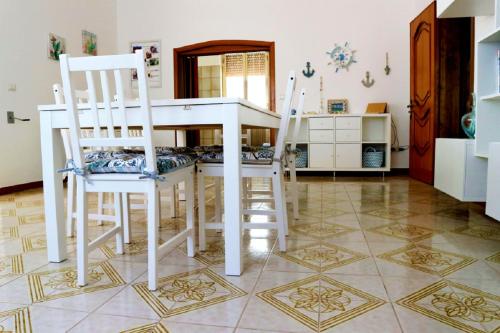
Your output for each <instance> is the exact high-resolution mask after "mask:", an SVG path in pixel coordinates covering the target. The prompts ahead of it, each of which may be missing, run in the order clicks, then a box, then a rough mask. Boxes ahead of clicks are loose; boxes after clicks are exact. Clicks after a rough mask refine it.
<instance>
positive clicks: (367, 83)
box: [361, 71, 375, 88]
mask: <svg viewBox="0 0 500 333" xmlns="http://www.w3.org/2000/svg"><path fill="white" fill-rule="evenodd" d="M370 76H371V75H370V72H369V71H367V72H366V75H365V79H364V80H361V83H362V84H363V85H364V86H365V87H366V88H370V87H371V86H373V85H374V84H375V80H374V79H372V78H371V77H370Z"/></svg>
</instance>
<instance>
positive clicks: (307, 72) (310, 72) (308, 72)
mask: <svg viewBox="0 0 500 333" xmlns="http://www.w3.org/2000/svg"><path fill="white" fill-rule="evenodd" d="M306 69H307V70H304V69H303V70H302V74H304V76H305V77H307V78H310V77H312V76H313V75H314V73H315V72H316V71H315V70H314V69H312V70H311V63H310V62H309V61H308V62H306Z"/></svg>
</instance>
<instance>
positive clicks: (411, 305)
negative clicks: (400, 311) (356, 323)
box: [396, 280, 500, 333]
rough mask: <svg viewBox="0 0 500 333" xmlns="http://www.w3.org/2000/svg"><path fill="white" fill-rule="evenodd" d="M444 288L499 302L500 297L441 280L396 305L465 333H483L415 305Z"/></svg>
mask: <svg viewBox="0 0 500 333" xmlns="http://www.w3.org/2000/svg"><path fill="white" fill-rule="evenodd" d="M444 287H451V288H452V289H453V293H455V289H461V290H464V291H467V292H470V293H473V294H476V295H480V296H482V297H485V298H489V299H493V300H495V301H497V302H500V297H499V296H496V295H492V294H489V293H486V292H484V291H481V290H479V289H475V288H472V287H468V286H466V285H462V284H459V283H455V282H452V281H449V280H441V281H438V282H436V283H433V284H431V285H429V286H427V287H425V288H423V289H421V290H418V291H416V292H414V293H413V294H410V295H408V296H406V297H403V298H402V299H400V300H398V301H397V302H396V304H399V305H401V306H403V307H405V308H407V309H410V310H412V311H415V312H418V313H420V314H422V315H424V316H427V317H429V318H432V319H435V320H437V321H439V322H441V323H443V324H445V325H448V326H452V327H454V328H456V329H459V330H462V331H464V332H467V333H485V331H482V330H478V329H477V328H474V327H471V326H469V325H466V324H464V323H461V322H459V321H457V320H453V319H450V318H449V317H446V316H444V315H442V314H440V313H437V312H433V311H430V310H428V309H426V308H423V307H421V306H419V305H418V304H416V302H418V301H419V300H421V299H423V298H425V297H427V296H429V295H431V294H433V293H434V292H436V291H438V290H441V289H443V288H444ZM496 332H499V330H498V329H495V330H494V331H493V332H492V333H496Z"/></svg>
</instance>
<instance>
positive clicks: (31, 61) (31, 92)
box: [0, 0, 116, 188]
mask: <svg viewBox="0 0 500 333" xmlns="http://www.w3.org/2000/svg"><path fill="white" fill-rule="evenodd" d="M82 29H86V30H89V31H91V32H94V33H96V34H97V40H98V52H99V54H111V53H115V52H116V6H115V0H85V1H79V0H30V1H18V0H0V40H1V41H2V42H1V43H0V151H1V152H2V156H3V158H2V163H0V188H1V187H5V186H11V185H16V184H22V183H28V182H33V181H39V180H41V179H42V170H41V157H40V135H39V116H38V112H37V110H36V107H37V105H38V104H49V103H53V97H52V84H53V83H55V82H60V80H61V79H60V72H59V63H58V62H56V61H52V60H49V59H48V58H47V39H48V34H49V32H53V33H55V34H57V35H60V36H62V37H65V38H66V49H67V52H69V53H70V54H72V55H81V54H82V52H81V38H82V37H81V30H82ZM9 84H16V86H17V91H16V92H9V91H7V90H8V86H9ZM6 110H12V111H15V113H16V116H18V117H20V118H31V121H30V122H23V123H21V122H17V123H16V124H14V125H11V124H7V120H6V119H7V117H6V112H5V111H6Z"/></svg>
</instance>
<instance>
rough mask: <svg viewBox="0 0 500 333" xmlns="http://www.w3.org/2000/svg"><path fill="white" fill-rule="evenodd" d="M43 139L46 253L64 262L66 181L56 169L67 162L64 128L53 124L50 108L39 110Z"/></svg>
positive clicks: (53, 260) (54, 260) (52, 260)
mask: <svg viewBox="0 0 500 333" xmlns="http://www.w3.org/2000/svg"><path fill="white" fill-rule="evenodd" d="M40 143H41V148H42V167H43V199H44V205H45V232H46V235H47V256H48V259H49V261H50V262H61V261H63V260H66V259H67V253H66V225H65V223H64V192H63V182H62V179H61V178H62V177H61V175H60V174H58V173H57V169H60V168H62V167H63V166H64V149H63V143H62V137H61V131H60V130H59V129H53V128H52V121H51V113H50V112H40Z"/></svg>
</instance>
